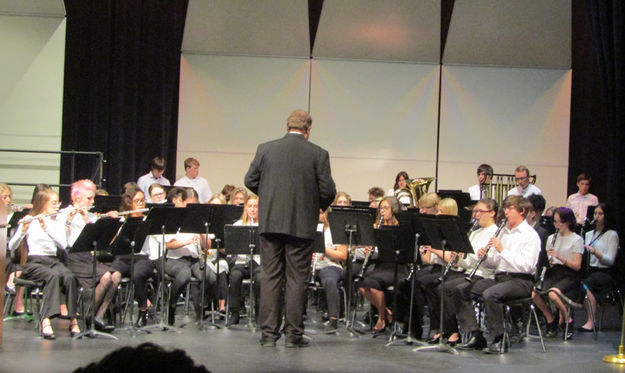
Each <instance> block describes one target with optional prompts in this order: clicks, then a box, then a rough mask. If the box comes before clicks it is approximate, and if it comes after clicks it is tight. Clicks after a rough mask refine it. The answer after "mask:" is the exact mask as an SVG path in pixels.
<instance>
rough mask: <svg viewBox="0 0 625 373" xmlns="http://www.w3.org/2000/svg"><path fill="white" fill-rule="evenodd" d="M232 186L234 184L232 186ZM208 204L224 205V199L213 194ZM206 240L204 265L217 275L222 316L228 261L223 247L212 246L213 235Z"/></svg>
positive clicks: (223, 312)
mask: <svg viewBox="0 0 625 373" xmlns="http://www.w3.org/2000/svg"><path fill="white" fill-rule="evenodd" d="M233 187H234V186H233ZM208 204H210V205H225V204H227V202H226V199H225V198H224V197H223V195H222V194H214V195H213V196H212V197H211V199H210V200H209V201H208ZM209 238H210V239H209V240H208V252H207V255H206V265H207V266H208V267H209V268H210V270H211V271H213V272H214V273H219V274H218V275H217V284H216V286H217V311H218V312H219V315H220V316H219V317H220V318H223V317H225V315H226V297H227V296H228V273H229V268H228V262H227V261H226V260H225V258H226V255H225V252H224V251H223V249H220V250H219V251H218V250H217V249H213V248H212V244H213V242H212V239H213V238H215V237H214V235H209Z"/></svg>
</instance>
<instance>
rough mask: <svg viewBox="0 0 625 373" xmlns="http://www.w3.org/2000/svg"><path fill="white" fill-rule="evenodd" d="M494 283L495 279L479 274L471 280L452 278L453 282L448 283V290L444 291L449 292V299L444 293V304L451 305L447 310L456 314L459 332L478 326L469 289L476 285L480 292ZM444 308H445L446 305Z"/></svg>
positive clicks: (475, 329)
mask: <svg viewBox="0 0 625 373" xmlns="http://www.w3.org/2000/svg"><path fill="white" fill-rule="evenodd" d="M494 284H495V280H490V279H486V280H485V279H483V278H481V277H479V276H476V277H474V278H473V282H469V281H466V280H463V281H460V280H454V282H453V283H451V282H450V283H449V288H448V289H449V290H448V291H447V290H446V291H445V292H446V293H448V294H449V293H451V294H449V300H448V298H447V295H446V298H445V304H447V305H449V306H450V307H451V308H450V309H449V312H450V313H453V314H455V315H456V318H457V320H458V327H459V329H460V331H461V332H463V333H465V332H473V331H477V330H478V329H479V328H480V327H479V325H478V323H477V319H476V318H475V309H474V308H473V298H472V295H471V294H472V291H471V289H472V288H473V287H474V286H477V288H476V293H479V294H481V293H482V292H483V291H484V290H485V289H486V288H488V287H490V286H492V285H494ZM445 286H447V285H445ZM478 289H479V290H478ZM445 308H447V306H446V307H445Z"/></svg>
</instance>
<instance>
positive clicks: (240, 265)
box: [228, 194, 262, 325]
mask: <svg viewBox="0 0 625 373" xmlns="http://www.w3.org/2000/svg"><path fill="white" fill-rule="evenodd" d="M234 225H251V226H257V225H258V196H257V195H256V194H250V195H249V196H248V197H247V200H246V201H245V206H244V209H243V214H242V215H241V219H239V220H237V221H236V222H235V223H234ZM250 260H253V261H254V264H253V269H252V278H253V281H254V306H255V309H254V314H255V315H256V316H258V307H259V305H260V303H259V296H260V282H261V280H262V277H261V268H260V265H261V263H260V255H254V257H253V258H249V255H234V256H233V257H232V258H231V266H230V290H229V291H228V298H229V301H228V303H229V305H230V307H229V308H230V317H229V319H228V325H236V324H238V323H239V317H240V313H239V310H240V309H241V290H242V289H241V288H242V284H243V279H244V278H250ZM250 296H251V295H250Z"/></svg>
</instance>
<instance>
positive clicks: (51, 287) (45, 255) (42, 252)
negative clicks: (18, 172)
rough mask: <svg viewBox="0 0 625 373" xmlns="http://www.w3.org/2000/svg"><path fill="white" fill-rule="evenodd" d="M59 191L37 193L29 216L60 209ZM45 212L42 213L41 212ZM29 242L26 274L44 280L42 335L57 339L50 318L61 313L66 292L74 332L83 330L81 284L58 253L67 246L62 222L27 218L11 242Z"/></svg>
mask: <svg viewBox="0 0 625 373" xmlns="http://www.w3.org/2000/svg"><path fill="white" fill-rule="evenodd" d="M59 205H60V203H59V195H58V194H57V193H56V192H55V191H54V190H52V189H44V190H41V191H39V192H37V193H36V194H35V197H34V199H33V209H32V210H31V211H30V213H29V214H28V216H29V217H36V216H43V215H49V214H53V213H56V212H58V210H59ZM40 214H41V215H40ZM24 239H25V240H26V243H27V245H28V259H27V261H26V264H25V265H24V269H23V272H22V276H23V278H25V279H28V280H34V281H42V282H44V288H43V300H44V301H43V307H42V309H41V329H40V331H41V335H42V336H43V338H45V339H55V338H56V336H55V335H54V331H53V330H52V326H51V325H50V318H51V317H54V316H57V315H59V310H60V305H61V298H62V294H61V292H63V293H64V295H65V300H66V302H65V303H66V304H67V309H68V315H69V317H70V318H71V322H70V329H69V330H70V334H71V335H72V336H74V335H76V334H78V333H80V328H79V326H78V320H77V319H76V315H77V313H76V301H77V298H78V285H77V283H76V278H75V277H74V275H73V274H72V272H71V271H70V270H69V268H67V267H66V266H65V264H63V262H62V261H61V260H60V259H59V258H58V256H57V250H58V249H60V250H65V248H66V246H67V239H66V237H65V229H64V226H63V224H62V223H60V222H58V221H57V220H56V219H55V218H54V217H40V218H37V219H32V220H29V221H25V222H23V223H22V224H20V226H19V227H18V230H17V231H16V233H15V234H14V236H13V237H12V238H11V241H10V242H9V249H10V250H16V249H17V248H18V247H19V245H20V244H21V243H22V241H23V240H24Z"/></svg>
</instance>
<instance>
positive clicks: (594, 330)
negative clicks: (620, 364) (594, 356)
mask: <svg viewBox="0 0 625 373" xmlns="http://www.w3.org/2000/svg"><path fill="white" fill-rule="evenodd" d="M584 304H585V305H586V309H587V310H588V311H589V312H590V318H592V334H593V337H594V338H595V341H596V340H597V319H595V317H596V315H595V312H594V311H593V309H592V307H591V303H590V298H588V295H586V296H585V297H584Z"/></svg>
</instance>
